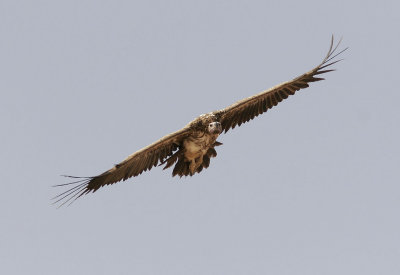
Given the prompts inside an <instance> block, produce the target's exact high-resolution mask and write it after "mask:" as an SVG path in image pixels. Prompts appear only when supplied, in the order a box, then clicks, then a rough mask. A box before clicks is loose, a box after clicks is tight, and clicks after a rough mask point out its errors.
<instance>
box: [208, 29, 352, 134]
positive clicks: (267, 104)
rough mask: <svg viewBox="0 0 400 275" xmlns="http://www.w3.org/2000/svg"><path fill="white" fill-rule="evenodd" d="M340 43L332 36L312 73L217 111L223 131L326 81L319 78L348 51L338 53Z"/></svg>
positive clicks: (329, 70)
mask: <svg viewBox="0 0 400 275" xmlns="http://www.w3.org/2000/svg"><path fill="white" fill-rule="evenodd" d="M340 42H341V40H340V41H339V42H338V43H337V45H336V46H335V47H334V46H333V45H334V39H333V36H332V40H331V45H330V48H329V51H328V54H327V55H326V57H325V58H324V60H323V61H322V62H321V64H319V65H318V66H317V67H315V68H314V69H312V70H311V71H309V72H307V73H305V74H303V75H301V76H299V77H296V78H295V79H293V80H291V81H287V82H284V83H281V84H279V85H277V86H275V87H272V88H271V89H269V90H266V91H263V92H261V93H259V94H257V95H254V96H251V97H248V98H245V99H243V100H240V101H238V102H236V103H234V104H232V105H231V106H229V107H227V108H225V109H222V110H220V111H216V112H215V113H214V114H215V115H216V116H217V117H219V119H220V122H221V125H222V130H224V131H225V133H226V132H227V131H228V130H229V129H230V128H232V129H233V128H235V127H236V125H238V126H240V125H241V124H242V123H245V122H248V121H250V120H252V119H253V118H254V117H256V116H258V115H260V114H262V113H265V112H266V111H267V110H268V109H271V108H272V107H273V106H276V105H278V103H279V102H281V101H282V100H284V99H286V98H288V97H289V96H290V95H294V93H295V92H296V91H298V90H300V89H303V88H307V87H308V86H309V83H310V82H315V81H320V80H324V78H321V77H317V76H318V75H320V74H324V73H327V72H331V71H334V70H333V69H326V68H327V67H329V66H331V65H333V64H335V63H337V62H339V61H340V60H334V59H335V57H337V56H338V55H339V54H341V53H342V52H344V51H345V50H346V49H347V48H345V49H344V50H342V51H340V52H338V53H336V51H337V48H338V46H339V44H340Z"/></svg>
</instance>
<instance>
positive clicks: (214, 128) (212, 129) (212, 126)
mask: <svg viewBox="0 0 400 275" xmlns="http://www.w3.org/2000/svg"><path fill="white" fill-rule="evenodd" d="M207 130H208V132H209V133H210V134H218V135H219V134H221V132H222V126H221V123H219V122H218V121H213V122H211V123H209V124H208V128H207Z"/></svg>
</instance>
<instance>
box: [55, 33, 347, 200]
mask: <svg viewBox="0 0 400 275" xmlns="http://www.w3.org/2000/svg"><path fill="white" fill-rule="evenodd" d="M339 44H340V41H339V43H338V44H337V45H336V46H335V47H333V37H332V41H331V46H330V49H329V52H328V54H327V56H326V57H325V58H324V60H323V61H322V63H321V64H319V65H318V66H317V67H315V68H314V69H312V70H310V71H309V72H307V73H305V74H303V75H301V76H299V77H297V78H295V79H293V80H291V81H287V82H284V83H282V84H279V85H277V86H275V87H273V88H271V89H268V90H265V91H262V92H261V93H259V94H256V95H254V96H251V97H248V98H245V99H243V100H240V101H238V102H236V103H234V104H232V105H230V106H228V107H227V108H225V109H222V110H219V111H214V112H211V113H207V114H203V115H201V116H199V117H198V118H196V119H194V120H193V121H191V122H190V123H188V124H187V125H186V126H185V127H184V128H182V129H181V130H179V131H176V132H174V133H172V134H169V135H167V136H165V137H163V138H161V139H160V140H158V141H156V142H154V143H152V144H150V145H149V146H147V147H145V148H143V149H141V150H139V151H137V152H135V153H133V154H132V155H130V156H128V157H127V158H126V159H125V160H123V161H122V162H121V163H119V164H117V165H115V166H114V167H113V168H111V169H110V170H108V171H106V172H104V173H102V174H100V175H98V176H94V177H71V176H68V177H71V178H77V179H78V180H77V181H75V182H71V183H67V184H61V185H58V186H65V185H74V186H73V187H72V188H70V189H69V190H67V191H65V192H64V193H62V194H60V195H58V196H57V197H56V198H57V200H56V202H59V201H63V200H64V202H63V203H62V204H64V203H66V202H69V201H71V202H72V201H74V200H75V199H77V198H79V197H80V196H82V195H84V194H87V193H90V192H95V191H97V190H98V189H99V188H100V187H102V186H105V185H109V184H113V183H116V182H119V181H121V180H126V179H128V178H130V177H135V176H138V175H140V174H141V173H142V172H144V171H147V170H150V169H151V168H152V167H154V166H157V165H158V164H159V163H160V165H165V167H164V169H167V168H169V167H171V166H173V165H174V164H175V166H174V169H173V171H172V175H173V176H175V175H179V176H180V177H182V176H193V175H194V174H195V173H200V172H201V171H202V170H203V169H205V168H208V167H209V165H210V159H211V158H212V157H215V156H217V152H216V150H215V147H216V146H219V145H222V143H220V142H218V141H217V138H218V136H219V135H220V134H221V133H222V132H223V131H224V132H225V133H226V132H227V131H228V130H229V129H233V128H235V127H236V126H240V125H241V124H243V123H245V122H248V121H250V120H252V119H253V118H254V117H256V116H258V115H260V114H262V113H264V112H266V111H267V110H268V109H270V108H272V107H273V106H276V105H277V104H278V103H279V102H281V101H282V100H284V99H286V98H287V97H289V96H290V95H293V94H294V93H295V92H296V91H298V90H300V89H303V88H307V87H308V86H309V83H310V82H315V81H320V80H323V78H320V77H317V75H320V74H323V73H327V72H330V71H332V69H326V68H327V67H329V66H330V65H332V64H334V63H336V62H338V61H339V60H336V61H334V60H333V59H334V58H335V57H336V56H337V55H339V54H340V53H342V52H343V51H344V50H346V49H344V50H342V51H340V52H339V53H335V51H336V49H337V47H338V45H339ZM329 62H330V63H329Z"/></svg>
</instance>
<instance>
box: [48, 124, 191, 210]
mask: <svg viewBox="0 0 400 275" xmlns="http://www.w3.org/2000/svg"><path fill="white" fill-rule="evenodd" d="M190 131H191V130H190V128H189V127H188V126H186V127H184V128H183V129H181V130H179V131H177V132H174V133H172V134H169V135H167V136H165V137H163V138H161V139H160V140H158V141H156V142H154V143H152V144H150V145H149V146H147V147H144V148H143V149H141V150H139V151H137V152H135V153H133V154H132V155H130V156H129V157H127V158H126V159H125V160H123V161H122V162H121V163H119V164H117V165H115V166H114V167H113V168H111V169H110V170H108V171H106V172H104V173H102V174H100V175H98V176H94V177H74V176H66V177H69V178H74V179H76V181H74V182H70V183H66V184H59V185H56V186H72V187H71V188H70V189H68V190H66V191H65V192H63V193H61V194H59V195H58V196H56V197H54V198H53V199H55V200H56V201H55V202H54V203H59V202H60V203H61V205H60V206H62V205H64V204H65V203H68V202H70V203H72V202H73V201H74V200H76V199H77V198H79V197H80V196H82V195H85V194H88V193H90V192H95V191H97V190H98V189H99V188H100V187H102V186H105V185H109V184H113V183H116V182H119V181H121V180H126V179H128V178H130V177H136V176H138V175H140V174H141V173H142V172H144V171H147V170H150V169H151V168H153V167H154V166H156V165H157V164H158V162H159V161H160V162H162V161H164V160H165V158H167V157H169V156H171V155H172V154H173V152H174V151H176V150H177V149H178V147H179V146H180V145H181V144H182V140H183V139H184V138H185V137H187V136H188V135H189V134H190Z"/></svg>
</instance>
